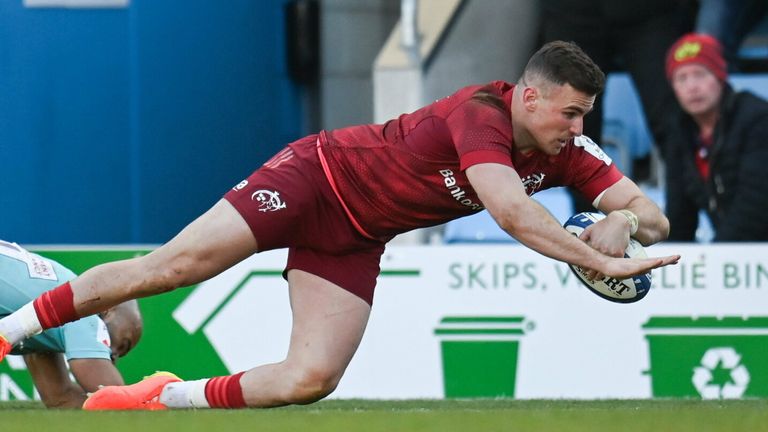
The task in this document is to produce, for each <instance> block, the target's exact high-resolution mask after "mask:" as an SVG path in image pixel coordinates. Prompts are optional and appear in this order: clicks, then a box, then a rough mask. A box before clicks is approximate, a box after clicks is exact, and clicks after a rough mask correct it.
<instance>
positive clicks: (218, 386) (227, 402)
mask: <svg viewBox="0 0 768 432" xmlns="http://www.w3.org/2000/svg"><path fill="white" fill-rule="evenodd" d="M244 373H245V372H240V373H238V374H235V375H230V376H221V377H216V378H211V379H210V380H208V383H207V384H206V385H205V399H206V400H207V401H208V405H210V406H211V408H245V398H244V397H243V388H242V387H240V377H241V376H243V374H244Z"/></svg>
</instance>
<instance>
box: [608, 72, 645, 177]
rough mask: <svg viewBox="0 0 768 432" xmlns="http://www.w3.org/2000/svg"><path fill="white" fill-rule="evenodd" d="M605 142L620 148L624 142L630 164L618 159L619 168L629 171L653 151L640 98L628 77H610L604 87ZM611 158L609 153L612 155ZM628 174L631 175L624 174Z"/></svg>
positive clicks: (622, 75)
mask: <svg viewBox="0 0 768 432" xmlns="http://www.w3.org/2000/svg"><path fill="white" fill-rule="evenodd" d="M602 134H603V136H602V139H603V141H606V142H612V143H614V142H615V143H616V145H621V142H624V145H625V149H626V150H625V151H626V152H628V159H629V160H628V161H626V160H623V159H618V160H617V161H616V164H617V165H618V166H619V168H621V169H622V170H628V169H629V166H621V164H628V162H630V161H632V160H633V159H637V158H641V157H645V156H648V154H649V153H650V151H651V148H652V147H653V138H652V136H651V132H650V130H649V129H648V124H647V122H646V120H645V114H644V113H643V107H642V105H641V104H640V97H639V96H638V95H637V91H636V90H635V85H634V84H633V82H632V78H630V76H629V74H627V73H611V74H609V75H608V80H607V82H606V84H605V94H604V96H603V130H602ZM609 156H610V153H609ZM624 172H626V173H628V174H629V172H628V171H624Z"/></svg>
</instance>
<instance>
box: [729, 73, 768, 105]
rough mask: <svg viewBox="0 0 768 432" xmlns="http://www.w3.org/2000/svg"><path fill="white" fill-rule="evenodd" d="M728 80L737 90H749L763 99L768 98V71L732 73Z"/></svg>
mask: <svg viewBox="0 0 768 432" xmlns="http://www.w3.org/2000/svg"><path fill="white" fill-rule="evenodd" d="M728 81H730V83H731V85H732V86H733V88H734V89H736V90H749V91H751V92H752V93H754V94H756V95H758V96H760V97H762V98H763V99H768V73H759V74H731V75H730V76H729V77H728Z"/></svg>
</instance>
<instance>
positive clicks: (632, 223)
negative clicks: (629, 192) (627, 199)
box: [616, 209, 640, 235]
mask: <svg viewBox="0 0 768 432" xmlns="http://www.w3.org/2000/svg"><path fill="white" fill-rule="evenodd" d="M616 211H617V212H619V213H621V214H622V215H624V217H626V218H627V220H628V221H629V234H630V235H635V234H636V233H637V230H638V228H640V221H639V220H638V219H637V215H636V214H634V213H632V212H631V211H629V210H626V209H624V210H616Z"/></svg>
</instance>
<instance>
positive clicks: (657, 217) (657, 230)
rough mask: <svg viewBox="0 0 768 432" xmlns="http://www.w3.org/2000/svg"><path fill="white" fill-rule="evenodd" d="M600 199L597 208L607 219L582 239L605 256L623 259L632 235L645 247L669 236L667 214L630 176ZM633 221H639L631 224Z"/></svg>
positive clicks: (584, 233)
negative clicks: (665, 214)
mask: <svg viewBox="0 0 768 432" xmlns="http://www.w3.org/2000/svg"><path fill="white" fill-rule="evenodd" d="M598 200H599V201H598V203H597V208H598V209H599V210H600V211H602V212H603V213H605V214H606V218H605V219H603V220H601V221H599V222H597V223H595V224H594V225H591V226H589V227H587V229H585V230H584V232H583V233H582V235H581V236H580V238H581V239H582V240H584V241H586V242H587V243H589V245H590V246H592V247H593V248H595V249H597V250H598V251H600V252H602V253H604V254H606V255H610V256H615V257H621V256H623V255H624V250H625V249H626V247H627V244H628V243H629V237H630V235H631V236H632V237H633V238H635V239H636V240H638V241H639V242H640V243H641V244H643V245H644V246H649V245H652V244H654V243H657V242H659V241H662V240H664V239H666V238H667V236H668V235H669V221H668V220H667V218H666V216H664V213H662V211H661V209H660V208H659V207H658V206H657V205H656V204H655V203H654V202H653V201H651V200H650V199H648V198H647V197H646V196H645V195H644V194H643V193H642V191H641V190H640V188H638V187H637V185H636V184H635V183H634V182H633V181H632V180H630V179H628V178H627V177H624V178H622V179H621V180H619V181H618V182H616V183H615V184H613V185H612V186H610V187H609V188H608V189H606V190H605V192H604V193H603V194H602V195H601V196H600V197H599V199H598ZM633 218H636V220H635V221H632V219H633ZM633 223H634V224H636V228H635V229H636V231H635V232H634V233H633V232H632V231H633V228H632V225H633Z"/></svg>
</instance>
